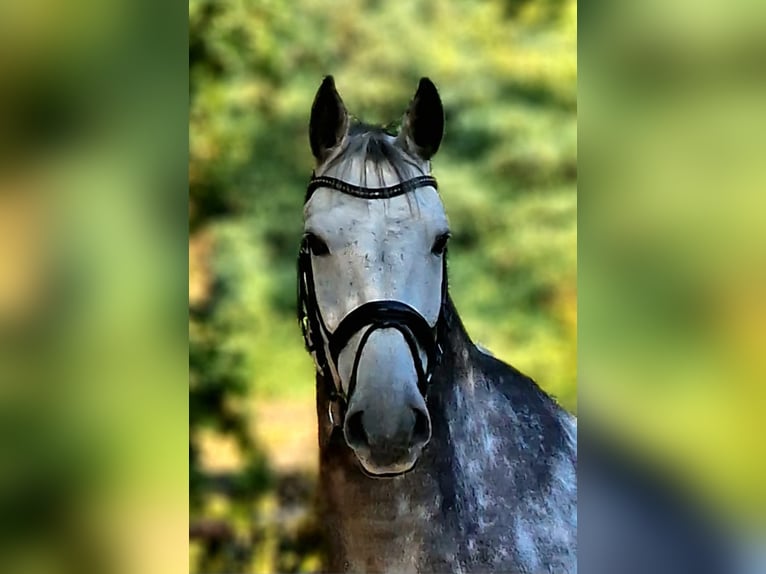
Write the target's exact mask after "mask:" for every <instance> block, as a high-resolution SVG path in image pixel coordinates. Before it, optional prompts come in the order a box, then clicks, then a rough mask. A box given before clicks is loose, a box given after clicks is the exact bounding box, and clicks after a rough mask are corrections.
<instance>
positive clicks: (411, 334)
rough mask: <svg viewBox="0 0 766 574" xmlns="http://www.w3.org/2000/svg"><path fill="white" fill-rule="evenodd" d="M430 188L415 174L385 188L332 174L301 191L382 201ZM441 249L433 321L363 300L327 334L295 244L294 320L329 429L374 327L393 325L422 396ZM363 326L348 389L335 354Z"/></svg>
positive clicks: (434, 357) (340, 416)
mask: <svg viewBox="0 0 766 574" xmlns="http://www.w3.org/2000/svg"><path fill="white" fill-rule="evenodd" d="M426 186H431V187H434V188H436V189H438V187H437V183H436V180H435V179H434V178H433V177H431V176H420V177H415V178H412V179H408V180H405V181H403V182H401V183H398V184H396V185H392V186H388V187H378V188H371V187H360V186H357V185H353V184H350V183H347V182H345V181H342V180H339V179H336V178H333V177H315V176H313V175H312V177H311V181H310V182H309V185H308V189H307V191H306V199H305V201H306V202H307V201H308V200H309V199H310V198H311V195H312V194H313V193H314V192H315V191H316V190H317V189H319V188H322V187H325V188H330V189H333V190H335V191H340V192H341V193H345V194H347V195H352V196H354V197H359V198H363V199H387V198H391V197H396V196H398V195H402V194H405V193H408V192H410V191H413V190H415V189H418V188H420V187H426ZM446 261H447V258H446V252H445V254H444V255H443V256H442V288H441V307H440V309H439V316H438V318H437V319H436V323H435V324H434V325H433V326H431V325H430V324H429V323H428V321H427V320H426V319H425V317H423V315H421V314H420V313H419V312H418V311H417V310H416V309H414V308H413V307H411V306H410V305H407V304H406V303H403V302H401V301H395V300H383V301H369V302H367V303H364V304H362V305H360V306H359V307H356V308H355V309H353V310H351V311H350V312H349V313H348V314H346V316H345V317H343V319H342V320H341V322H340V323H339V324H338V326H337V328H336V329H335V331H334V332H331V331H330V330H329V329H328V328H327V325H326V324H325V322H324V319H323V318H322V313H321V311H320V309H319V305H318V303H317V297H316V288H315V285H314V273H313V268H312V265H311V251H310V249H309V246H308V242H307V240H306V239H305V238H304V239H303V241H302V242H301V247H300V251H299V253H298V323H299V324H300V326H301V331H302V332H303V340H304V343H305V345H306V350H307V351H308V352H309V353H311V355H312V356H313V358H314V362H315V364H316V367H317V370H318V371H319V372H320V374H321V375H322V379H323V380H324V381H325V385H326V387H327V393H328V397H329V403H330V404H329V407H328V412H329V418H330V423H331V425H332V426H333V427H342V426H343V420H344V418H345V414H346V409H347V407H348V404H349V402H350V400H351V396H352V394H353V392H354V389H355V388H356V379H357V371H358V369H359V362H360V360H361V356H362V351H363V350H364V346H365V344H366V343H367V340H368V339H369V338H370V336H371V335H372V334H373V333H374V332H375V331H377V330H379V329H396V330H397V331H399V332H400V333H401V334H402V337H403V338H404V340H405V341H406V343H407V346H408V347H409V350H410V354H411V355H412V360H413V363H414V365H415V371H416V374H417V377H418V389H419V390H420V393H421V394H422V395H423V397H426V395H427V393H428V388H429V386H430V384H431V379H432V377H433V372H434V369H435V368H436V365H437V364H438V363H439V360H440V359H441V354H442V346H441V345H440V343H439V339H438V333H439V326H440V323H441V322H442V315H443V309H444V304H445V301H446V298H447V264H446ZM365 327H369V328H368V329H367V330H366V331H365V332H364V334H363V335H362V337H361V340H360V341H359V346H358V347H357V350H356V355H355V356H354V362H353V367H352V371H351V379H350V380H349V384H348V392H347V393H345V392H344V391H343V386H342V383H341V381H340V375H339V374H338V372H339V370H338V357H339V356H340V353H341V351H342V350H343V349H344V348H345V346H346V345H347V344H348V342H349V341H350V340H351V338H352V337H353V336H354V335H355V334H356V333H359V332H360V331H362V329H364V328H365ZM419 349H422V350H423V351H424V352H425V354H426V364H425V365H423V362H422V361H421V360H420V352H419Z"/></svg>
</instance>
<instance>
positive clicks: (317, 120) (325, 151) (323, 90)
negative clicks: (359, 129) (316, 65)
mask: <svg viewBox="0 0 766 574" xmlns="http://www.w3.org/2000/svg"><path fill="white" fill-rule="evenodd" d="M347 133H348V112H346V106H344V105H343V100H342V99H341V98H340V95H339V94H338V91H337V90H336V89H335V80H334V79H333V77H332V76H326V77H325V79H324V80H323V81H322V85H321V86H319V90H317V95H316V96H315V97H314V104H313V105H312V106H311V121H310V123H309V141H310V142H311V152H312V153H313V154H314V157H315V158H316V160H317V163H318V164H321V163H322V162H323V161H325V160H326V159H327V158H328V157H329V155H330V153H331V152H332V151H333V150H334V149H335V148H336V147H338V145H340V144H341V143H342V142H343V140H344V139H345V137H346V134H347Z"/></svg>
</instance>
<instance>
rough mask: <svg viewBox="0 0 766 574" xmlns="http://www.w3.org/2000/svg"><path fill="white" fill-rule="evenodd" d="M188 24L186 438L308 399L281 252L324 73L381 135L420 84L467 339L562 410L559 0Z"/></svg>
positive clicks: (571, 349) (565, 58)
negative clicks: (435, 104) (436, 122)
mask: <svg viewBox="0 0 766 574" xmlns="http://www.w3.org/2000/svg"><path fill="white" fill-rule="evenodd" d="M189 28H190V39H189V42H190V45H189V52H190V55H189V62H190V92H191V111H190V128H189V129H190V134H189V135H190V166H189V170H190V173H189V180H190V212H189V221H190V230H191V237H190V242H191V244H192V246H194V244H195V242H197V243H199V244H209V245H210V248H209V254H208V255H207V256H206V257H203V258H201V260H199V261H197V260H196V259H194V258H193V260H192V269H191V272H192V280H191V281H192V283H193V282H195V281H197V282H198V283H199V285H197V289H196V291H195V286H193V285H190V288H191V289H192V291H195V292H196V293H197V300H196V301H195V297H192V307H193V308H194V309H195V314H194V317H193V318H192V320H191V321H192V325H191V328H190V333H191V352H192V359H191V370H192V373H191V374H192V380H193V381H196V385H197V386H196V387H194V388H193V389H192V403H191V404H192V407H194V405H195V404H199V405H200V407H199V408H198V409H194V408H192V411H191V421H190V423H191V426H192V441H193V440H194V435H195V429H196V428H200V427H204V426H205V425H207V426H208V427H209V426H210V425H211V421H213V422H212V425H213V426H214V427H215V428H216V429H217V430H218V431H220V432H222V433H224V434H225V433H229V434H233V435H235V436H239V437H240V438H239V439H238V440H240V441H241V442H242V441H244V437H243V435H242V432H243V431H242V429H243V428H244V427H245V426H246V425H247V422H246V415H245V409H244V408H242V405H243V404H245V403H246V401H247V397H248V396H249V397H256V398H260V399H266V398H268V397H277V396H278V397H298V398H302V399H304V400H305V399H306V398H310V397H311V396H313V389H314V385H313V366H312V364H311V362H310V359H309V357H308V356H307V355H306V354H305V352H304V350H303V342H302V339H301V337H300V332H299V330H298V328H297V325H296V323H295V318H294V317H295V290H296V286H295V258H296V254H297V246H298V242H299V238H300V235H301V231H302V218H301V214H302V202H303V193H304V189H305V185H306V183H307V180H308V177H309V175H310V173H311V168H312V162H313V160H312V157H311V154H310V150H309V146H308V138H307V132H308V117H309V111H310V108H311V102H312V100H313V97H314V94H315V92H316V89H317V88H318V86H319V83H320V81H321V79H322V77H323V76H324V75H326V74H332V75H334V76H335V79H336V83H337V86H338V89H339V91H340V93H341V95H342V96H343V98H344V101H345V102H346V106H347V107H348V108H349V111H350V112H351V113H352V114H353V115H355V116H357V117H358V118H360V119H363V120H365V121H368V122H377V123H384V124H386V123H389V122H391V121H395V120H398V119H399V118H400V117H401V115H402V114H403V112H404V110H405V108H406V106H407V104H408V102H409V100H410V98H411V97H412V95H413V94H414V91H415V88H416V86H417V82H418V79H419V78H420V77H421V76H428V77H430V78H431V79H432V80H433V81H434V82H435V83H436V85H437V86H438V87H439V89H440V93H441V96H442V100H443V102H444V105H445V111H446V136H445V139H444V142H443V144H442V147H441V149H440V151H439V154H438V155H437V156H436V157H435V158H434V162H433V166H434V174H435V175H436V177H437V178H438V179H439V183H440V190H441V193H442V197H443V199H444V202H445V205H446V209H447V213H448V216H449V218H450V221H451V227H452V231H453V242H452V244H451V249H450V259H449V274H450V288H451V292H452V295H453V298H454V299H455V301H456V304H457V306H458V309H459V311H460V313H461V316H462V317H463V319H464V321H465V323H466V325H467V327H468V329H469V332H470V333H471V335H472V337H473V338H474V340H476V341H477V342H479V343H481V344H482V345H483V346H485V347H487V348H489V349H490V350H491V351H492V352H493V353H495V354H496V355H498V356H499V357H501V358H502V359H504V360H506V361H508V362H510V363H512V364H513V365H514V366H516V367H518V368H519V369H521V370H522V371H524V372H526V373H527V374H529V375H531V376H532V377H533V378H535V379H536V380H537V381H538V382H539V383H540V384H541V386H543V387H544V388H545V389H546V390H548V391H549V392H551V393H552V394H554V395H555V396H557V397H558V399H559V400H560V401H561V402H562V404H563V405H564V406H565V407H567V408H569V409H570V410H575V409H576V383H575V382H576V238H577V231H576V209H577V196H576V176H577V131H576V125H577V101H576V88H577V84H576V74H577V66H576V5H575V2H573V1H570V0H521V1H518V0H517V1H510V0H505V1H503V0H489V1H483V2H469V1H467V0H455V1H452V2H442V1H436V0H417V1H413V2H380V1H378V0H356V1H348V2H337V3H330V2H326V1H320V0H300V1H297V2H281V1H274V0H271V1H269V0H230V1H228V2H220V1H214V0H191V1H190V4H189ZM197 247H198V246H197ZM193 248H194V247H193ZM203 251H204V250H203ZM195 266H196V267H197V269H195ZM195 278H196V279H195ZM197 311H198V312H197ZM222 367H223V370H221V369H222ZM200 381H205V382H206V384H207V385H208V388H207V389H206V390H205V392H206V393H209V394H208V395H207V396H208V397H215V400H212V399H211V400H210V402H209V403H206V402H205V401H206V399H205V398H204V397H203V396H202V395H200V394H199V393H201V392H202V391H201V387H200V386H199V384H200ZM309 400H310V399H309ZM211 405H212V407H211ZM226 405H228V406H226ZM231 405H238V406H237V407H235V408H233V410H232V407H231ZM227 409H228V410H227ZM232 413H235V414H234V419H231V416H232ZM216 417H218V419H227V420H228V423H227V424H228V425H229V426H228V427H225V425H222V424H221V422H220V420H217V421H216ZM227 417H228V418H227ZM224 427H225V428H224ZM253 448H254V447H253ZM194 450H195V445H194V444H192V451H194ZM255 452H256V451H253V454H252V456H254V457H255V458H257V457H259V456H261V455H257V454H255ZM246 458H248V457H246ZM192 462H193V464H192V476H193V477H194V476H197V475H196V474H195V472H197V471H199V472H202V470H200V469H199V468H198V466H199V465H198V464H196V463H198V462H199V461H195V460H193V461H192ZM250 466H251V467H252V464H251V465H250ZM256 466H257V465H256ZM262 470H263V473H264V474H263V478H264V480H263V482H262V483H259V482H258V481H255V482H251V483H250V487H251V490H250V491H249V492H250V494H251V495H252V497H253V498H254V499H255V498H257V497H258V496H259V493H260V492H262V489H264V488H266V487H267V486H266V485H267V482H268V481H267V478H266V469H265V467H264V468H263V469H262ZM204 483H205V481H204V480H202V481H201V482H199V483H198V485H199V484H204ZM199 488H201V487H199ZM194 489H195V486H194V483H193V485H192V496H194V495H195V492H194ZM196 494H197V495H204V493H203V492H201V491H200V492H197V493H196ZM203 498H204V496H203ZM232 512H234V511H232ZM195 513H196V514H197V516H202V517H205V516H209V515H210V507H209V505H207V506H206V505H205V504H204V501H203V502H202V503H200V505H199V506H198V507H197V508H196V509H193V516H194V514H195ZM254 543H255V542H254ZM268 544H269V543H267V542H263V541H261V545H262V547H264V548H265V547H266V546H268ZM264 552H266V551H265V550H262V551H261V555H262V554H263V553H264ZM256 554H257V552H256ZM263 562H264V561H263V560H260V562H259V560H258V559H254V561H253V562H252V564H255V566H252V564H251V566H252V567H253V568H256V569H259V568H260V569H265V570H269V569H274V568H277V566H276V565H279V568H278V569H282V570H283V569H285V568H287V569H301V568H311V567H312V566H310V564H311V562H310V561H308V562H307V561H303V562H301V560H299V559H293V560H292V561H291V562H290V565H288V564H286V563H285V562H284V561H281V562H280V560H279V557H277V558H275V559H274V561H272V563H270V564H266V565H264V564H263ZM258 564H260V566H258ZM301 564H303V565H301ZM307 564H309V566H307ZM207 567H208V568H212V566H210V563H208V566H207ZM227 567H228V568H229V569H230V570H231V569H232V568H239V566H236V565H234V563H232V562H229V563H228V565H227ZM248 571H249V570H248Z"/></svg>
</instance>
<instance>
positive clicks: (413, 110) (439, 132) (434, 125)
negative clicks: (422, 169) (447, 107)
mask: <svg viewBox="0 0 766 574" xmlns="http://www.w3.org/2000/svg"><path fill="white" fill-rule="evenodd" d="M443 135H444V108H443V107H442V101H441V98H440V97H439V92H438V91H437V90H436V86H434V84H433V82H432V81H431V80H429V79H428V78H420V83H419V84H418V91H417V92H415V97H414V98H412V102H410V107H409V108H408V109H407V113H406V114H404V120H403V121H402V129H401V131H400V132H399V136H398V140H399V142H400V144H401V145H403V146H404V147H406V148H407V149H409V150H411V151H413V152H414V153H415V154H416V155H417V156H419V157H420V158H421V159H424V160H428V159H431V156H433V155H434V154H435V153H436V152H437V151H438V150H439V145H440V144H441V142H442V136H443Z"/></svg>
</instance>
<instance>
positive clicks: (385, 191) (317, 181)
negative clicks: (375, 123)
mask: <svg viewBox="0 0 766 574" xmlns="http://www.w3.org/2000/svg"><path fill="white" fill-rule="evenodd" d="M425 186H431V187H433V188H434V189H439V188H438V185H437V183H436V180H435V179H434V178H433V177H431V176H430V175H421V176H419V177H413V178H412V179H408V180H406V181H403V182H401V183H397V184H396V185H389V186H388V187H361V186H359V185H354V184H352V183H348V182H346V181H343V180H341V179H336V178H334V177H327V176H324V175H322V176H319V177H314V176H312V177H311V181H309V186H308V189H306V198H305V199H304V203H305V202H307V201H308V200H309V199H310V198H311V196H312V195H313V193H314V192H315V191H316V190H317V189H319V188H320V187H329V188H330V189H334V190H336V191H340V192H342V193H346V194H348V195H353V196H354V197H360V198H362V199H388V198H390V197H396V196H397V195H403V194H405V193H408V192H410V191H413V190H415V189H417V188H419V187H425Z"/></svg>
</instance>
